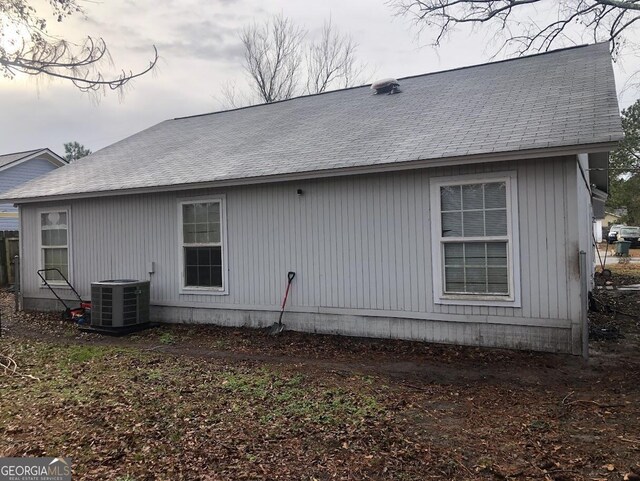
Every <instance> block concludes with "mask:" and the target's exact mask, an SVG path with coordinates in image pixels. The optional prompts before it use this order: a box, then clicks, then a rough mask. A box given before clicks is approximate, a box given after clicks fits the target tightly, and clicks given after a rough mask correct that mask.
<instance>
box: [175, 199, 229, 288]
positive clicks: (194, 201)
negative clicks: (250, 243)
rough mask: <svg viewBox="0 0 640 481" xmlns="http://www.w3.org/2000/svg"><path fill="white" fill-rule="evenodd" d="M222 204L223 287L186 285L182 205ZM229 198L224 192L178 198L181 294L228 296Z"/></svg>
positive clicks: (204, 245) (208, 245) (207, 245)
mask: <svg viewBox="0 0 640 481" xmlns="http://www.w3.org/2000/svg"><path fill="white" fill-rule="evenodd" d="M206 203H219V204H220V243H221V244H222V246H221V247H222V287H204V286H203V287H198V286H188V287H187V286H186V280H187V279H186V272H185V268H184V261H185V259H184V247H185V245H184V233H183V224H182V222H183V218H182V206H183V205H185V204H206ZM211 245H213V244H209V243H208V244H202V246H203V247H210V246H211ZM228 245H229V243H228V242H227V198H226V195H224V194H218V195H209V196H206V197H189V198H183V199H178V251H179V252H178V259H179V262H180V269H179V271H180V291H179V292H180V294H201V295H209V296H226V295H228V294H229V278H228V277H229V276H228V271H229V268H228V265H229V264H228V255H227V250H228V248H227V246H228ZM189 246H191V247H193V246H195V247H197V245H194V244H189Z"/></svg>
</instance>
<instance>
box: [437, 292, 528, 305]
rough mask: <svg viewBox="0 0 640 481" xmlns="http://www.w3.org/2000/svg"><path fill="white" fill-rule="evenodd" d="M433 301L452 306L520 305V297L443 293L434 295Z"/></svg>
mask: <svg viewBox="0 0 640 481" xmlns="http://www.w3.org/2000/svg"><path fill="white" fill-rule="evenodd" d="M434 303H435V304H449V305H454V306H488V307H522V306H521V303H520V299H514V298H513V297H505V296H474V295H454V294H445V295H442V296H440V297H436V299H435V300H434Z"/></svg>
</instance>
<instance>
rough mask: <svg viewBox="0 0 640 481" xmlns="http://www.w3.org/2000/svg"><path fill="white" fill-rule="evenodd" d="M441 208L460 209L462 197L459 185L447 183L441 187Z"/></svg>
mask: <svg viewBox="0 0 640 481" xmlns="http://www.w3.org/2000/svg"><path fill="white" fill-rule="evenodd" d="M440 204H441V205H440V208H441V209H442V210H443V211H444V210H460V209H461V208H462V198H461V197H460V186H459V185H446V186H443V187H440Z"/></svg>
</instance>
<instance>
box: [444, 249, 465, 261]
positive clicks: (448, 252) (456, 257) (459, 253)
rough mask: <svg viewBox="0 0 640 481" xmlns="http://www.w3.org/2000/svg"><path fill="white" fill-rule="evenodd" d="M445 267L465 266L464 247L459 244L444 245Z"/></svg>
mask: <svg viewBox="0 0 640 481" xmlns="http://www.w3.org/2000/svg"><path fill="white" fill-rule="evenodd" d="M444 265H445V266H463V265H464V254H463V245H462V244H459V243H451V244H449V243H447V244H445V245H444Z"/></svg>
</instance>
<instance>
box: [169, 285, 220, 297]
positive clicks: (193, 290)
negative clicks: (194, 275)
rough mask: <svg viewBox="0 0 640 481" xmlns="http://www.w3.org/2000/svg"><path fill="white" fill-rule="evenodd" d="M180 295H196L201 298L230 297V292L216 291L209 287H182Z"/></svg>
mask: <svg viewBox="0 0 640 481" xmlns="http://www.w3.org/2000/svg"><path fill="white" fill-rule="evenodd" d="M180 294H183V295H191V294H195V295H199V296H228V295H229V291H228V290H226V289H215V288H209V287H181V288H180Z"/></svg>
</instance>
